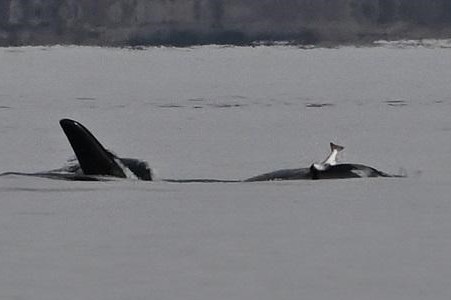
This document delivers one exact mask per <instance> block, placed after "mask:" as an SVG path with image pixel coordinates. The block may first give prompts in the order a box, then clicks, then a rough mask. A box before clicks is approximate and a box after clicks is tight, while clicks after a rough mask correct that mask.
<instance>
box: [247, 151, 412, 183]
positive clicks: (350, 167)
mask: <svg viewBox="0 0 451 300" xmlns="http://www.w3.org/2000/svg"><path fill="white" fill-rule="evenodd" d="M330 149H331V152H330V154H329V156H328V157H327V158H326V159H325V160H324V161H323V162H321V163H313V164H312V165H311V166H310V167H308V168H299V169H282V170H277V171H273V172H269V173H264V174H261V175H257V176H254V177H250V178H248V179H245V180H244V181H245V182H256V181H273V180H276V181H277V180H318V179H345V178H368V177H406V176H405V175H393V174H388V173H385V172H382V171H379V170H377V169H375V168H373V167H369V166H366V165H363V164H353V163H344V164H338V163H337V156H338V153H339V152H341V151H342V150H343V149H344V147H343V146H340V145H336V144H334V143H330Z"/></svg>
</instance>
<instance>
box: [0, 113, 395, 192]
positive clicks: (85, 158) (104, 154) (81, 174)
mask: <svg viewBox="0 0 451 300" xmlns="http://www.w3.org/2000/svg"><path fill="white" fill-rule="evenodd" d="M60 125H61V128H62V129H63V131H64V133H65V134H66V136H67V138H68V140H69V143H70V144H71V146H72V149H73V150H74V152H75V155H76V157H77V160H78V162H79V165H76V166H75V167H74V168H72V169H70V170H63V169H61V170H53V171H48V172H37V173H20V172H7V173H3V174H0V176H6V175H22V176H35V177H44V178H51V179H61V180H73V181H109V180H114V178H127V175H126V174H125V172H124V169H125V168H124V166H125V167H126V168H128V169H129V170H130V171H131V172H132V173H133V174H134V175H135V176H136V178H137V179H139V180H144V181H152V180H153V179H154V178H153V176H152V170H151V169H150V168H149V166H148V164H147V163H146V162H145V161H142V160H139V159H133V158H119V157H117V156H115V155H114V154H112V153H111V152H110V151H108V150H107V149H105V148H104V147H103V146H102V144H101V143H100V142H99V141H98V140H97V139H96V138H95V137H94V135H93V134H92V133H91V132H90V131H89V130H88V129H87V128H86V127H84V126H83V125H82V124H80V123H78V122H77V121H74V120H70V119H62V120H61V121H60ZM361 177H404V176H400V175H390V174H387V173H384V172H381V171H379V170H377V169H375V168H372V167H369V166H365V165H362V164H337V165H333V166H328V167H326V168H325V169H324V170H319V169H317V168H316V167H315V165H311V166H310V167H309V168H299V169H283V170H277V171H273V172H269V173H265V174H261V175H257V176H254V177H251V178H248V179H245V180H218V179H163V180H162V181H165V182H171V183H196V182H197V183H219V182H223V183H233V182H256V181H273V180H274V181H277V180H318V179H342V178H361Z"/></svg>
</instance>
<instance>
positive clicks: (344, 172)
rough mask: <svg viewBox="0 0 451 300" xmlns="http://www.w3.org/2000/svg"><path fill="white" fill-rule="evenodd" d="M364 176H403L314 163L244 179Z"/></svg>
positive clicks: (362, 168) (368, 169)
mask: <svg viewBox="0 0 451 300" xmlns="http://www.w3.org/2000/svg"><path fill="white" fill-rule="evenodd" d="M362 177H402V176H398V175H390V174H387V173H384V172H381V171H379V170H377V169H375V168H372V167H369V166H365V165H362V164H337V165H334V166H329V167H327V168H326V169H325V170H318V169H317V168H315V166H314V165H311V166H310V168H300V169H283V170H277V171H273V172H269V173H265V174H261V175H257V176H254V177H251V178H248V179H246V180H244V181H245V182H255V181H272V180H318V179H345V178H362Z"/></svg>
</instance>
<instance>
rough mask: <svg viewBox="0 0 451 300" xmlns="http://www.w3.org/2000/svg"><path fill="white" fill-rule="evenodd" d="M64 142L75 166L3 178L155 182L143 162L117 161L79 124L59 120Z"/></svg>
mask: <svg viewBox="0 0 451 300" xmlns="http://www.w3.org/2000/svg"><path fill="white" fill-rule="evenodd" d="M59 123H60V126H61V128H62V129H63V131H64V133H65V135H66V137H67V139H68V140H69V143H70V145H71V146H72V149H73V151H74V153H75V156H76V158H77V159H76V163H75V164H72V165H70V166H66V167H63V168H61V169H55V170H50V171H47V172H36V173H21V172H6V173H3V174H0V175H2V176H5V175H23V176H34V177H45V178H50V179H61V180H74V181H109V180H113V179H114V178H134V179H139V180H144V181H152V180H153V179H154V176H153V172H152V169H151V168H150V167H149V164H148V163H147V162H146V161H143V160H139V159H134V158H120V157H118V156H116V155H115V154H113V153H112V152H111V151H109V150H107V149H105V148H104V147H103V145H102V144H101V143H100V142H99V141H98V140H97V139H96V138H95V137H94V135H93V134H92V133H91V132H90V131H89V130H88V129H87V128H86V127H85V126H83V125H82V124H81V123H79V122H77V121H74V120H71V119H62V120H60V122H59Z"/></svg>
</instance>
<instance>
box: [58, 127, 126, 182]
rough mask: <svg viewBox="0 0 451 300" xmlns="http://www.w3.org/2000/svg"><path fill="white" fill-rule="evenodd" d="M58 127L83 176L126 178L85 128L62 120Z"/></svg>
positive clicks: (107, 152)
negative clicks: (73, 153) (69, 146)
mask: <svg viewBox="0 0 451 300" xmlns="http://www.w3.org/2000/svg"><path fill="white" fill-rule="evenodd" d="M60 125H61V127H62V128H63V131H64V133H65V134H66V136H67V138H68V140H69V143H70V144H71V146H72V149H73V150H74V152H75V156H77V159H78V162H79V163H80V168H81V169H82V170H83V173H84V174H85V175H109V176H115V177H120V178H126V177H127V176H126V175H125V173H124V170H123V169H122V168H121V167H120V166H119V165H118V163H117V162H116V160H115V159H116V157H115V156H114V155H113V154H111V152H109V151H108V150H106V149H105V148H104V147H103V146H102V144H100V142H99V141H98V140H97V139H96V138H95V137H94V135H92V133H91V132H89V130H88V129H86V127H84V126H83V125H82V124H80V123H78V122H77V121H74V120H70V119H62V120H61V121H60Z"/></svg>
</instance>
